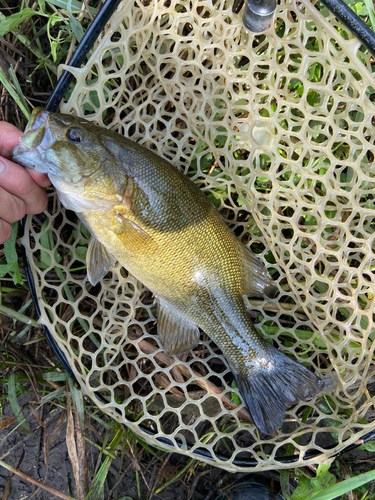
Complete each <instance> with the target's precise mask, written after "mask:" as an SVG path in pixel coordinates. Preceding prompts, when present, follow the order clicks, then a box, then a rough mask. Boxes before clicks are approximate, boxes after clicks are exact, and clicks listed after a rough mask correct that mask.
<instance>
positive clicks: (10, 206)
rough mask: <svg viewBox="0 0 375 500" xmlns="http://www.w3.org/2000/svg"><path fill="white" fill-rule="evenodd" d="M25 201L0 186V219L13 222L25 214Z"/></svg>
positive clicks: (9, 222)
mask: <svg viewBox="0 0 375 500" xmlns="http://www.w3.org/2000/svg"><path fill="white" fill-rule="evenodd" d="M25 208H26V205H25V202H24V201H23V200H21V198H18V196H15V195H14V194H11V193H9V192H8V191H6V190H5V189H3V188H2V187H0V220H2V221H3V222H7V223H8V224H13V222H17V221H18V220H20V219H22V217H23V216H24V215H25Z"/></svg>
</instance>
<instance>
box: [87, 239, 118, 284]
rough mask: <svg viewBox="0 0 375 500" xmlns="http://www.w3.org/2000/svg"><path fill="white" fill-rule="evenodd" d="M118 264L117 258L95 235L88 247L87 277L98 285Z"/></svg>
mask: <svg viewBox="0 0 375 500" xmlns="http://www.w3.org/2000/svg"><path fill="white" fill-rule="evenodd" d="M115 264H116V259H115V258H114V257H113V255H112V254H111V253H109V252H108V250H107V249H106V248H105V246H104V245H103V244H102V243H100V241H98V240H97V239H96V238H94V237H93V236H92V237H91V239H90V243H89V247H88V249H87V277H88V280H89V282H90V283H91V284H92V285H94V286H95V285H96V284H97V283H98V282H99V281H100V280H101V279H102V278H104V276H105V275H106V274H107V273H108V271H110V270H111V269H112V267H113V266H114V265H115Z"/></svg>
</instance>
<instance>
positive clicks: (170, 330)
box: [157, 299, 199, 356]
mask: <svg viewBox="0 0 375 500" xmlns="http://www.w3.org/2000/svg"><path fill="white" fill-rule="evenodd" d="M157 304H158V335H159V338H160V341H161V343H162V346H163V349H164V351H165V352H166V353H167V354H169V355H172V356H176V355H179V354H183V353H184V352H186V351H190V349H193V348H194V347H195V346H196V345H197V344H198V343H199V328H198V327H197V325H195V324H194V323H192V322H191V321H189V320H188V319H186V318H185V317H184V316H183V315H182V314H181V313H179V312H178V311H177V310H176V309H175V308H174V307H173V306H172V305H171V304H169V303H168V302H166V301H165V300H160V299H158V300H157Z"/></svg>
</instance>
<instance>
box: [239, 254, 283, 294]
mask: <svg viewBox="0 0 375 500" xmlns="http://www.w3.org/2000/svg"><path fill="white" fill-rule="evenodd" d="M240 246H241V253H242V258H243V263H244V268H245V275H244V295H259V294H260V295H266V296H267V297H271V298H273V297H275V296H276V294H277V292H278V288H277V287H276V285H275V282H274V281H273V279H272V278H271V276H270V275H269V274H268V271H267V269H266V267H265V265H264V264H263V262H262V261H261V260H259V259H258V258H257V256H256V255H255V254H254V253H253V252H252V251H251V250H249V249H248V248H246V247H245V246H244V245H240Z"/></svg>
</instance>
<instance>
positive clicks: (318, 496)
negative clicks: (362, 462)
mask: <svg viewBox="0 0 375 500" xmlns="http://www.w3.org/2000/svg"><path fill="white" fill-rule="evenodd" d="M374 479H375V470H371V471H369V472H365V473H364V474H360V475H359V476H356V477H351V478H350V479H346V480H345V481H341V482H340V483H337V484H335V485H333V486H330V487H329V488H327V489H325V490H320V491H317V492H316V493H314V494H313V495H311V496H310V497H308V498H306V500H333V499H334V498H337V497H340V496H342V495H345V494H346V493H348V492H349V491H353V490H355V489H356V488H359V487H360V486H362V485H364V484H366V483H368V482H370V481H373V480H374Z"/></svg>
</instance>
